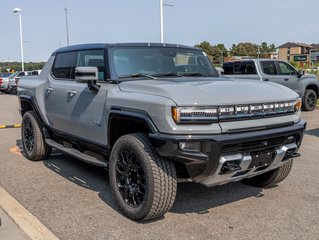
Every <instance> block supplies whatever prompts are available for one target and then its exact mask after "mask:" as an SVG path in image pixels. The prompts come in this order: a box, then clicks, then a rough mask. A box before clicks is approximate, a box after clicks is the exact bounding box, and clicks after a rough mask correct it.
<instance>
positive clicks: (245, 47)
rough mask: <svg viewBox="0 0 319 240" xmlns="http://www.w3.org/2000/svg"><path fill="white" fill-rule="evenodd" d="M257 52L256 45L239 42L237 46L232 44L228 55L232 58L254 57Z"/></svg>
mask: <svg viewBox="0 0 319 240" xmlns="http://www.w3.org/2000/svg"><path fill="white" fill-rule="evenodd" d="M257 51H258V46H257V44H254V43H250V42H244V43H243V42H241V43H238V44H233V45H232V47H231V49H230V54H231V55H232V56H251V57H256V56H257Z"/></svg>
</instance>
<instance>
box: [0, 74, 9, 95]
mask: <svg viewBox="0 0 319 240" xmlns="http://www.w3.org/2000/svg"><path fill="white" fill-rule="evenodd" d="M11 74H12V73H0V91H1V92H5V93H8V92H9V90H8V86H9V77H10V75H11Z"/></svg>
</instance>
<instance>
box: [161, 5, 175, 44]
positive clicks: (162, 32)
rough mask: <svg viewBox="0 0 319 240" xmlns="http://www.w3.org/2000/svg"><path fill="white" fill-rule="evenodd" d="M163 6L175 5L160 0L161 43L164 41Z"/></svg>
mask: <svg viewBox="0 0 319 240" xmlns="http://www.w3.org/2000/svg"><path fill="white" fill-rule="evenodd" d="M163 6H167V7H173V6H174V5H171V4H165V3H163V0H160V22H161V43H164V23H163Z"/></svg>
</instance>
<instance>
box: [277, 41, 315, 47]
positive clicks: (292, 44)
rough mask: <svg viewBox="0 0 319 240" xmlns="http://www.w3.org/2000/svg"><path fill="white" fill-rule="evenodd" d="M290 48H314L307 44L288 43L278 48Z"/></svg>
mask: <svg viewBox="0 0 319 240" xmlns="http://www.w3.org/2000/svg"><path fill="white" fill-rule="evenodd" d="M289 47H307V48H312V46H311V45H309V44H306V43H299V42H297V43H295V42H287V43H285V44H282V45H280V46H279V47H278V48H289Z"/></svg>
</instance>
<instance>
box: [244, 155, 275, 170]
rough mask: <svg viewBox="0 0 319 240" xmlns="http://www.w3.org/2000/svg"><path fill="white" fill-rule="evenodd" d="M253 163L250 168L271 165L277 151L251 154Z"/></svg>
mask: <svg viewBox="0 0 319 240" xmlns="http://www.w3.org/2000/svg"><path fill="white" fill-rule="evenodd" d="M251 158H252V160H251V163H250V165H249V168H253V167H255V168H258V167H262V166H269V165H271V164H272V162H273V161H274V158H275V152H265V153H255V154H251Z"/></svg>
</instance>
